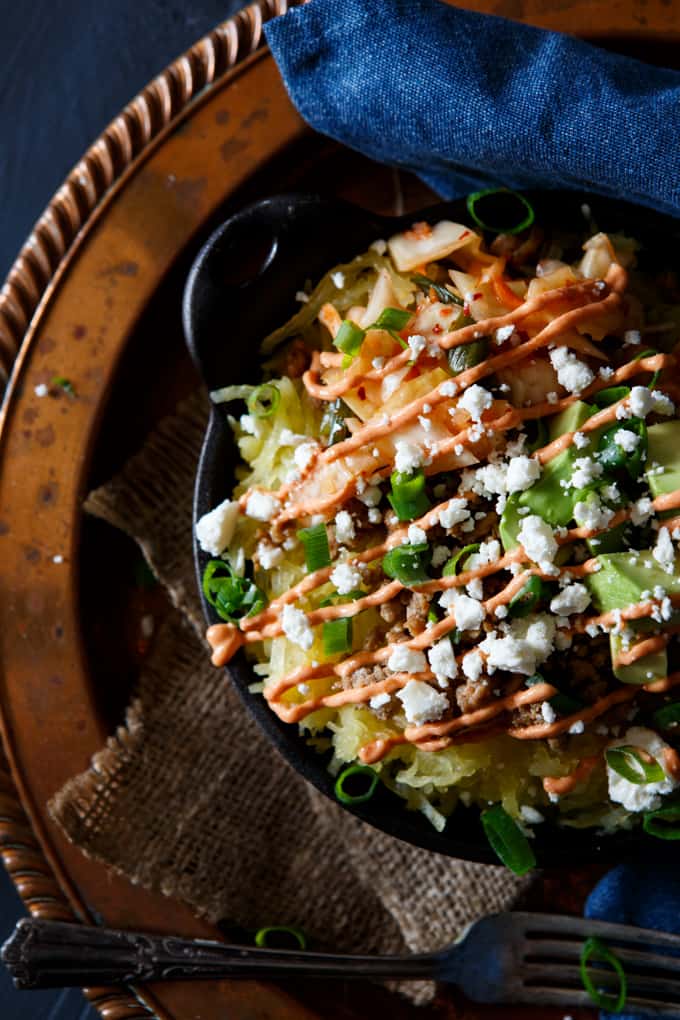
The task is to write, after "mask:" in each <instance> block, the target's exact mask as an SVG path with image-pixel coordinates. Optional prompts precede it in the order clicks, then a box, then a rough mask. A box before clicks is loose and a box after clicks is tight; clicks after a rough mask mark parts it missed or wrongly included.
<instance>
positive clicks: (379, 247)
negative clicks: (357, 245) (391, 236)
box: [369, 237, 387, 255]
mask: <svg viewBox="0 0 680 1020" xmlns="http://www.w3.org/2000/svg"><path fill="white" fill-rule="evenodd" d="M369 248H370V249H371V251H375V252H377V253H378V255H384V254H385V252H386V251H387V242H386V241H383V239H382V238H381V237H379V238H378V240H377V241H374V242H373V244H371V245H369Z"/></svg>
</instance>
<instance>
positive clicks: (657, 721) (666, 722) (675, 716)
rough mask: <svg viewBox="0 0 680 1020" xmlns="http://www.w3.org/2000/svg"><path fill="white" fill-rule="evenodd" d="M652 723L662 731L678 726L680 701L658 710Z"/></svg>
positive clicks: (679, 721)
mask: <svg viewBox="0 0 680 1020" xmlns="http://www.w3.org/2000/svg"><path fill="white" fill-rule="evenodd" d="M652 722H653V723H654V725H655V726H658V727H659V728H660V729H662V730H667V729H670V728H671V726H677V725H678V723H680V701H674V702H673V704H671V705H664V706H663V707H662V708H657V710H656V712H655V713H654V715H653V716H652Z"/></svg>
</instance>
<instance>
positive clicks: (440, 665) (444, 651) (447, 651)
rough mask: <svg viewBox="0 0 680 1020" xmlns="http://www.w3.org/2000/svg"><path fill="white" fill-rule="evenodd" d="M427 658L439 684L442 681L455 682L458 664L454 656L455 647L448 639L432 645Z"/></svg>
mask: <svg viewBox="0 0 680 1020" xmlns="http://www.w3.org/2000/svg"><path fill="white" fill-rule="evenodd" d="M427 657H428V659H429V662H430V667H431V669H432V672H433V673H434V675H435V676H436V678H437V680H438V682H440V683H441V681H442V679H444V680H454V679H455V677H456V676H457V675H458V664H457V662H456V657H455V655H454V654H453V645H452V644H451V642H450V640H449V638H448V637H445V638H443V639H442V640H441V641H437V643H436V644H434V645H432V647H431V648H430V650H429V651H428V653H427Z"/></svg>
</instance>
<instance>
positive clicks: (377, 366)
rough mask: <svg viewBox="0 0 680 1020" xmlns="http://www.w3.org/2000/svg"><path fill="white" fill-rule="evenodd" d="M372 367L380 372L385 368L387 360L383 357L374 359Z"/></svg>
mask: <svg viewBox="0 0 680 1020" xmlns="http://www.w3.org/2000/svg"><path fill="white" fill-rule="evenodd" d="M371 365H372V366H373V368H375V369H376V370H377V371H380V369H381V368H383V367H384V365H385V359H384V358H383V357H382V356H381V357H378V358H373V360H372V361H371Z"/></svg>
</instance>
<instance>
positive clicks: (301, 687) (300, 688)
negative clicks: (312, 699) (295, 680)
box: [297, 684, 312, 698]
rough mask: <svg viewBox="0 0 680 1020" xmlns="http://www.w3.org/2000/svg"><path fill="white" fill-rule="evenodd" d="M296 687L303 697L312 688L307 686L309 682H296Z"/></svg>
mask: <svg viewBox="0 0 680 1020" xmlns="http://www.w3.org/2000/svg"><path fill="white" fill-rule="evenodd" d="M297 689H298V691H299V692H300V694H301V695H302V697H303V698H306V697H308V696H309V694H310V693H311V690H312V688H311V687H310V686H309V684H298V685H297Z"/></svg>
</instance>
